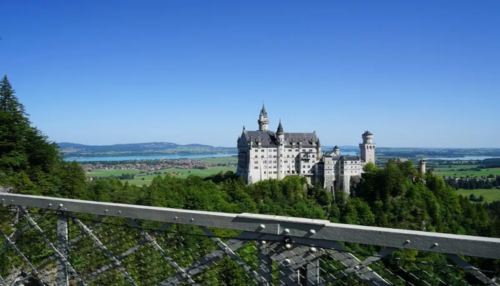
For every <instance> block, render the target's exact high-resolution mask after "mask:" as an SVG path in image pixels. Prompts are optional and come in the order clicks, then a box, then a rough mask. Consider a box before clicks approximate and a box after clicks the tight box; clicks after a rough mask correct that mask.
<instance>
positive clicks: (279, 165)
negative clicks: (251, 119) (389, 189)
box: [236, 106, 375, 193]
mask: <svg viewBox="0 0 500 286" xmlns="http://www.w3.org/2000/svg"><path fill="white" fill-rule="evenodd" d="M257 122H258V124H259V130H257V131H249V130H246V129H245V127H243V132H242V133H241V136H239V137H238V169H237V171H236V173H237V174H238V175H242V176H243V177H244V178H245V180H246V181H247V182H248V183H249V184H251V183H255V182H258V181H261V180H265V179H278V180H281V179H283V178H284V177H286V176H293V175H299V176H302V177H305V178H306V179H307V181H308V183H309V184H321V185H323V187H325V188H327V189H328V190H331V191H332V192H333V191H334V190H344V191H345V192H347V193H349V192H350V183H351V180H359V178H360V177H361V174H362V173H363V166H364V165H365V164H366V163H368V162H371V163H374V164H375V143H373V134H372V133H370V132H369V131H366V132H365V133H363V135H362V138H363V143H361V144H359V148H360V156H343V155H341V154H340V149H339V147H337V146H335V147H334V148H333V150H332V152H325V153H322V152H321V143H320V140H319V137H318V136H317V134H316V131H314V132H312V133H303V132H298V133H289V132H285V131H284V129H283V125H282V124H281V120H280V122H279V125H278V129H277V131H276V132H273V131H270V130H269V118H268V116H267V111H266V109H265V107H264V106H262V110H261V111H260V115H259V119H258V121H257Z"/></svg>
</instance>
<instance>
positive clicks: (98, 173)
mask: <svg viewBox="0 0 500 286" xmlns="http://www.w3.org/2000/svg"><path fill="white" fill-rule="evenodd" d="M227 171H233V172H235V171H236V167H210V168H208V169H203V170H200V169H164V170H157V171H150V173H153V172H161V173H162V176H164V174H163V173H164V172H167V173H172V172H179V173H181V174H180V175H176V176H175V177H177V178H187V177H188V176H189V175H196V176H200V177H207V176H210V175H213V174H217V173H219V172H223V173H225V172H227ZM121 174H139V171H138V170H105V169H95V170H92V172H91V173H87V174H86V175H87V177H109V176H119V175H121ZM156 176H157V175H153V174H151V175H136V176H135V179H134V180H122V181H123V182H125V181H127V182H128V183H129V184H131V185H138V186H142V185H149V184H150V183H151V181H153V178H155V177H156ZM143 178H144V180H143Z"/></svg>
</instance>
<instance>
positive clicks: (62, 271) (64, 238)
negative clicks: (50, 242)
mask: <svg viewBox="0 0 500 286" xmlns="http://www.w3.org/2000/svg"><path fill="white" fill-rule="evenodd" d="M57 248H58V249H59V251H60V252H61V254H62V255H64V257H65V258H66V259H68V216H67V215H66V213H65V212H60V213H59V214H58V215H57ZM56 283H57V286H68V285H69V277H68V269H67V267H66V264H65V263H64V261H63V260H62V259H60V258H59V259H57V282H56Z"/></svg>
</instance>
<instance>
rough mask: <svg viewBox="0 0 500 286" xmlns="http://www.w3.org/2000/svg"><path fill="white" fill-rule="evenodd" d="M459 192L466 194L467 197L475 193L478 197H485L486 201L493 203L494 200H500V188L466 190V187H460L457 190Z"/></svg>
mask: <svg viewBox="0 0 500 286" xmlns="http://www.w3.org/2000/svg"><path fill="white" fill-rule="evenodd" d="M457 193H458V194H460V195H463V196H466V197H467V198H468V197H469V196H470V195H471V194H474V196H476V198H479V196H481V195H482V196H483V197H484V201H485V202H488V203H491V202H493V201H500V190H499V189H475V190H464V189H459V190H457Z"/></svg>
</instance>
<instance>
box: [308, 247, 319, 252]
mask: <svg viewBox="0 0 500 286" xmlns="http://www.w3.org/2000/svg"><path fill="white" fill-rule="evenodd" d="M309 251H310V252H312V253H315V252H316V251H318V250H317V249H316V247H311V248H310V249H309Z"/></svg>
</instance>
